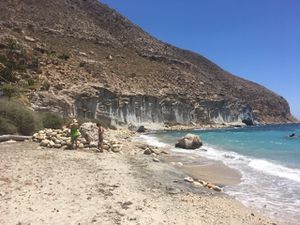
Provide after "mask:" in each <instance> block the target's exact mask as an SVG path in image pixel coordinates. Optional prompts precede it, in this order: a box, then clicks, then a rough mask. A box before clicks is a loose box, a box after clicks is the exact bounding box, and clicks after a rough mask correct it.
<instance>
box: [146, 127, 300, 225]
mask: <svg viewBox="0 0 300 225" xmlns="http://www.w3.org/2000/svg"><path fill="white" fill-rule="evenodd" d="M187 133H193V134H197V135H200V137H201V139H202V141H203V143H204V145H203V146H202V147H201V148H199V149H197V150H195V151H191V150H183V149H177V148H174V147H173V146H174V143H176V140H178V139H179V138H180V137H182V136H184V135H185V134H187ZM292 133H295V137H292V138H291V137H289V135H290V134H292ZM142 138H144V139H145V141H147V142H148V143H150V144H152V145H156V146H158V147H170V149H171V150H172V151H179V152H181V153H182V152H183V153H186V154H187V155H188V154H190V153H191V152H193V154H195V153H196V154H199V155H200V156H202V157H206V158H208V159H210V160H215V161H221V162H222V163H224V164H225V165H227V166H228V167H231V168H234V169H237V170H239V171H240V173H241V175H242V179H241V182H240V184H238V185H234V186H226V187H224V192H225V193H227V194H229V195H231V196H233V197H235V198H236V199H238V200H240V201H241V202H242V203H243V204H245V205H246V206H249V207H254V208H256V209H258V210H259V211H262V212H265V213H268V214H270V215H271V216H273V217H275V218H279V219H281V220H284V221H285V222H288V223H289V224H300V124H288V125H267V126H255V127H245V128H230V129H213V130H190V131H169V132H160V133H156V134H151V135H143V136H142Z"/></svg>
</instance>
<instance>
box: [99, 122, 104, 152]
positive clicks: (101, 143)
mask: <svg viewBox="0 0 300 225" xmlns="http://www.w3.org/2000/svg"><path fill="white" fill-rule="evenodd" d="M97 127H98V150H99V151H100V152H103V140H104V131H105V130H104V128H103V127H102V126H101V124H100V123H97Z"/></svg>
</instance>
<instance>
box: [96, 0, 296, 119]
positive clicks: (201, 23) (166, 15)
mask: <svg viewBox="0 0 300 225" xmlns="http://www.w3.org/2000/svg"><path fill="white" fill-rule="evenodd" d="M101 2H103V3H106V4H108V5H109V6H110V7H111V8H114V9H116V10H117V11H118V12H120V13H121V14H123V15H124V16H126V17H127V18H129V19H130V20H131V21H132V22H134V23H135V24H137V25H139V26H140V27H142V28H143V29H144V30H145V31H147V32H148V33H150V34H151V35H153V36H154V37H156V38H158V39H160V40H162V41H165V42H168V43H170V44H173V45H175V46H178V47H181V48H185V49H189V50H192V51H194V52H198V53H200V54H201V55H203V56H205V57H207V58H208V59H210V60H212V61H213V62H215V63H216V64H218V65H219V66H221V67H222V68H223V69H225V70H227V71H229V72H231V73H233V74H235V75H238V76H240V77H244V78H246V79H249V80H252V81H255V82H257V83H260V84H262V85H264V86H265V87H267V88H269V89H271V90H273V91H275V92H276V93H278V94H279V95H281V96H283V97H284V98H286V99H287V100H288V101H289V103H290V106H291V110H292V113H293V114H294V115H295V116H296V117H298V118H299V119H300V1H299V0H251V1H250V0H187V1H182V0H181V1H179V0H151V1H146V0H102V1H101Z"/></svg>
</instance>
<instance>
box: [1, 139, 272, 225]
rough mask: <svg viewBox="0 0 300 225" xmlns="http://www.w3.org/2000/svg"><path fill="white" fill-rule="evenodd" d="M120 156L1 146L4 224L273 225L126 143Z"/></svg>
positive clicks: (26, 145) (32, 145)
mask: <svg viewBox="0 0 300 225" xmlns="http://www.w3.org/2000/svg"><path fill="white" fill-rule="evenodd" d="M122 151H123V153H117V154H116V153H108V152H106V153H95V152H92V151H71V150H51V149H40V147H38V145H37V144H35V143H32V142H26V143H0V224H2V225H6V224H7V225H17V224H19V225H20V224H22V225H29V224H31V225H35V224H43V225H44V224H59V225H64V224H76V225H79V224H80V225H84V224H101V225H102V224H103V225H106V224H107V225H108V224H109V225H112V224H139V225H150V224H151V225H156V224H157V225H163V224H180V225H181V224H182V225H184V224H188V225H193V224H195V225H196V224H197V225H201V224H205V225H215V224H230V225H235V224H249V225H250V224H251V225H255V224H261V225H262V224H274V221H271V220H269V219H266V218H265V217H263V216H261V215H259V214H258V213H256V212H253V211H252V210H250V209H248V208H246V207H244V206H243V205H242V204H241V203H239V202H238V201H236V200H234V199H232V198H230V197H228V196H226V195H224V194H220V193H216V192H213V191H210V190H208V189H205V188H196V187H193V186H192V185H191V184H189V183H186V182H184V181H183V178H184V177H185V176H186V174H185V173H184V172H183V171H181V170H178V169H176V168H175V167H174V166H172V165H170V164H168V163H163V162H154V161H153V160H152V156H146V155H144V154H143V151H142V150H141V149H139V148H138V147H137V146H136V144H134V143H132V142H130V141H129V140H127V141H125V143H124V145H123V150H122ZM161 161H164V159H163V158H161Z"/></svg>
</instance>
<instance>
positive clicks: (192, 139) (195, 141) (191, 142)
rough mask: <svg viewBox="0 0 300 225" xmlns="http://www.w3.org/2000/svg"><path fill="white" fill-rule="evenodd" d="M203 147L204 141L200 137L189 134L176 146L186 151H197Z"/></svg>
mask: <svg viewBox="0 0 300 225" xmlns="http://www.w3.org/2000/svg"><path fill="white" fill-rule="evenodd" d="M201 146H202V141H201V139H200V137H199V136H198V135H194V134H187V135H185V136H184V137H183V138H181V139H179V140H178V142H177V143H176V144H175V147H176V148H184V149H196V148H200V147H201Z"/></svg>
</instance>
